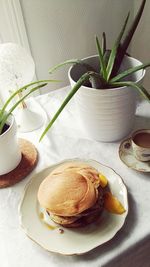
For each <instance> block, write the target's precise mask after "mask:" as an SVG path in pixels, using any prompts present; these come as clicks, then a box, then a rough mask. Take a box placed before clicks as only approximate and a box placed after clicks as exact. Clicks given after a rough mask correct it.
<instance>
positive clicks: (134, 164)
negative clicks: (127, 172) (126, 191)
mask: <svg viewBox="0 0 150 267" xmlns="http://www.w3.org/2000/svg"><path fill="white" fill-rule="evenodd" d="M119 157H120V159H121V161H122V162H123V163H124V164H125V165H126V166H128V167H129V168H131V169H134V170H136V171H139V172H150V161H147V162H142V161H139V160H138V159H136V158H135V156H134V155H133V149H132V145H131V138H128V139H126V140H124V141H123V142H122V143H121V144H120V147H119Z"/></svg>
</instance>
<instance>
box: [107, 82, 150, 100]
mask: <svg viewBox="0 0 150 267" xmlns="http://www.w3.org/2000/svg"><path fill="white" fill-rule="evenodd" d="M112 84H113V85H114V86H117V87H118V86H130V87H132V88H134V89H136V90H138V91H139V93H140V94H141V95H142V96H143V97H144V98H145V99H146V100H148V101H149V102H150V94H149V93H148V92H147V90H146V89H145V88H144V87H143V86H142V85H138V84H136V83H135V82H132V81H127V82H126V81H125V82H116V83H112Z"/></svg>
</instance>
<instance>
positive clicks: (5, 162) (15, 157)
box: [0, 115, 21, 175]
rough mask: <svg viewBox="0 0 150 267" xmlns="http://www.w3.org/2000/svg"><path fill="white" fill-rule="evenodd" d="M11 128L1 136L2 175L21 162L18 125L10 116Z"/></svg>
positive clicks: (0, 167) (0, 157)
mask: <svg viewBox="0 0 150 267" xmlns="http://www.w3.org/2000/svg"><path fill="white" fill-rule="evenodd" d="M7 124H8V125H10V126H9V128H8V129H7V130H6V131H5V132H4V133H3V134H1V135H0V175H3V174H6V173H8V172H10V171H12V170H13V169H15V168H16V167H17V165H18V164H19V163H20V161H21V151H20V148H19V145H18V139H17V125H16V122H15V119H14V117H13V116H12V115H11V116H9V119H8V122H7Z"/></svg>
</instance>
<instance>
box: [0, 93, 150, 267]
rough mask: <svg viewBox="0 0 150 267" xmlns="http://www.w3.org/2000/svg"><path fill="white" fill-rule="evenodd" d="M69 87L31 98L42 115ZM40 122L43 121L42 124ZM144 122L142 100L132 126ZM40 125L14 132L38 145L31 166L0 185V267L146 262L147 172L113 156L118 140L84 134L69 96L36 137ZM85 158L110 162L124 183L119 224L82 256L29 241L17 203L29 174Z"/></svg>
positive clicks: (149, 230) (149, 114)
mask: <svg viewBox="0 0 150 267" xmlns="http://www.w3.org/2000/svg"><path fill="white" fill-rule="evenodd" d="M68 90H69V88H63V89H60V90H58V91H55V92H51V93H49V94H47V95H43V96H39V97H37V98H36V100H37V101H38V103H40V104H41V106H42V107H43V108H44V109H45V111H46V112H47V114H48V116H52V114H54V112H55V111H56V110H57V108H58V106H59V104H60V102H61V100H62V99H63V98H64V96H65V94H66V92H67V91H68ZM44 127H45V126H44ZM144 127H145V128H148V127H149V128H150V107H149V104H148V103H146V102H142V103H141V104H140V106H139V107H138V109H137V118H136V124H135V129H137V128H144ZM42 130H43V129H39V130H36V131H35V132H32V133H27V134H20V136H21V137H24V138H26V139H28V140H30V141H32V142H33V143H34V144H35V145H36V147H37V149H38V151H39V162H38V165H37V167H36V169H35V170H34V171H33V172H32V174H30V175H29V176H28V177H27V178H26V179H24V180H23V181H21V182H20V183H18V184H16V185H15V186H13V187H10V188H6V189H1V190H0V267H30V266H32V267H43V266H44V267H53V266H54V267H55V266H59V267H63V266H64V267H67V266H68V267H71V266H75V267H76V266H79V267H82V266H86V267H88V266H92V267H98V266H105V267H106V266H107V267H122V266H126V267H127V266H128V267H130V266H132V265H134V266H136V267H149V266H150V175H149V174H144V173H138V172H136V171H134V170H131V169H129V168H127V167H126V166H125V165H124V164H123V163H122V162H121V160H120V159H119V156H118V148H119V142H116V143H101V142H97V141H93V140H90V139H88V138H87V136H86V133H85V132H84V131H83V130H82V126H81V125H80V124H79V122H78V117H77V115H76V110H75V105H74V100H73V99H72V101H71V102H70V103H69V105H68V106H67V108H66V109H65V110H64V111H63V113H62V114H61V116H60V117H59V119H58V120H57V122H56V123H55V124H54V125H53V127H52V129H51V130H50V131H49V133H48V134H47V136H46V137H45V138H44V139H43V141H42V142H40V143H39V141H38V140H39V137H40V134H41V132H42ZM76 157H79V158H86V159H87V158H90V159H95V160H97V161H99V162H101V163H102V164H105V165H108V166H110V167H112V168H113V169H114V170H115V171H116V172H117V173H118V174H120V175H121V176H122V178H123V179H124V182H125V183H126V185H127V187H128V194H129V214H128V217H127V219H126V222H125V225H124V226H123V228H122V229H121V230H120V231H119V232H118V233H117V235H116V236H115V237H114V238H113V239H112V240H111V241H109V242H108V243H106V244H104V245H102V246H100V247H98V248H96V249H95V250H93V251H91V252H89V253H88V254H85V255H82V256H69V257H67V256H61V255H57V254H53V253H48V252H46V251H44V250H43V249H42V248H40V247H39V246H38V245H36V244H35V243H33V242H32V241H31V240H30V239H28V237H26V235H25V233H24V232H23V231H22V229H21V227H20V226H19V218H18V204H19V202H20V198H21V196H22V193H23V190H24V187H25V185H26V184H27V183H28V181H29V180H30V179H31V177H32V176H33V175H34V174H35V173H37V172H39V171H40V170H42V169H44V168H45V167H47V166H49V165H50V164H53V163H56V162H59V161H61V160H63V159H67V158H76Z"/></svg>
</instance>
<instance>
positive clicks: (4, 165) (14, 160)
mask: <svg viewBox="0 0 150 267" xmlns="http://www.w3.org/2000/svg"><path fill="white" fill-rule="evenodd" d="M48 82H54V80H41V81H36V82H32V83H30V84H27V85H25V86H23V87H21V88H20V89H18V90H17V91H15V92H14V93H13V94H11V96H10V97H9V98H8V100H7V101H6V102H5V103H4V105H3V106H2V108H1V110H0V175H3V174H6V173H8V172H10V171H12V170H13V169H15V168H16V167H17V165H18V164H19V162H20V161H21V151H20V148H19V145H18V139H17V125H16V122H15V118H14V116H13V114H12V112H13V111H14V110H15V108H16V107H17V106H18V105H19V104H20V103H21V102H22V101H23V100H24V99H25V98H26V97H27V96H29V95H30V94H31V93H32V92H34V91H36V90H38V89H39V88H42V87H44V86H45V85H47V83H48ZM35 85H36V86H35ZM34 86H35V87H34ZM27 88H29V90H28V92H27V93H26V94H25V95H24V96H22V97H21V98H20V99H19V100H18V101H16V103H15V104H13V102H12V100H13V99H14V98H15V97H16V95H18V94H20V93H22V92H23V91H25V90H26V89H27ZM10 104H11V107H10V108H9V105H10Z"/></svg>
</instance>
